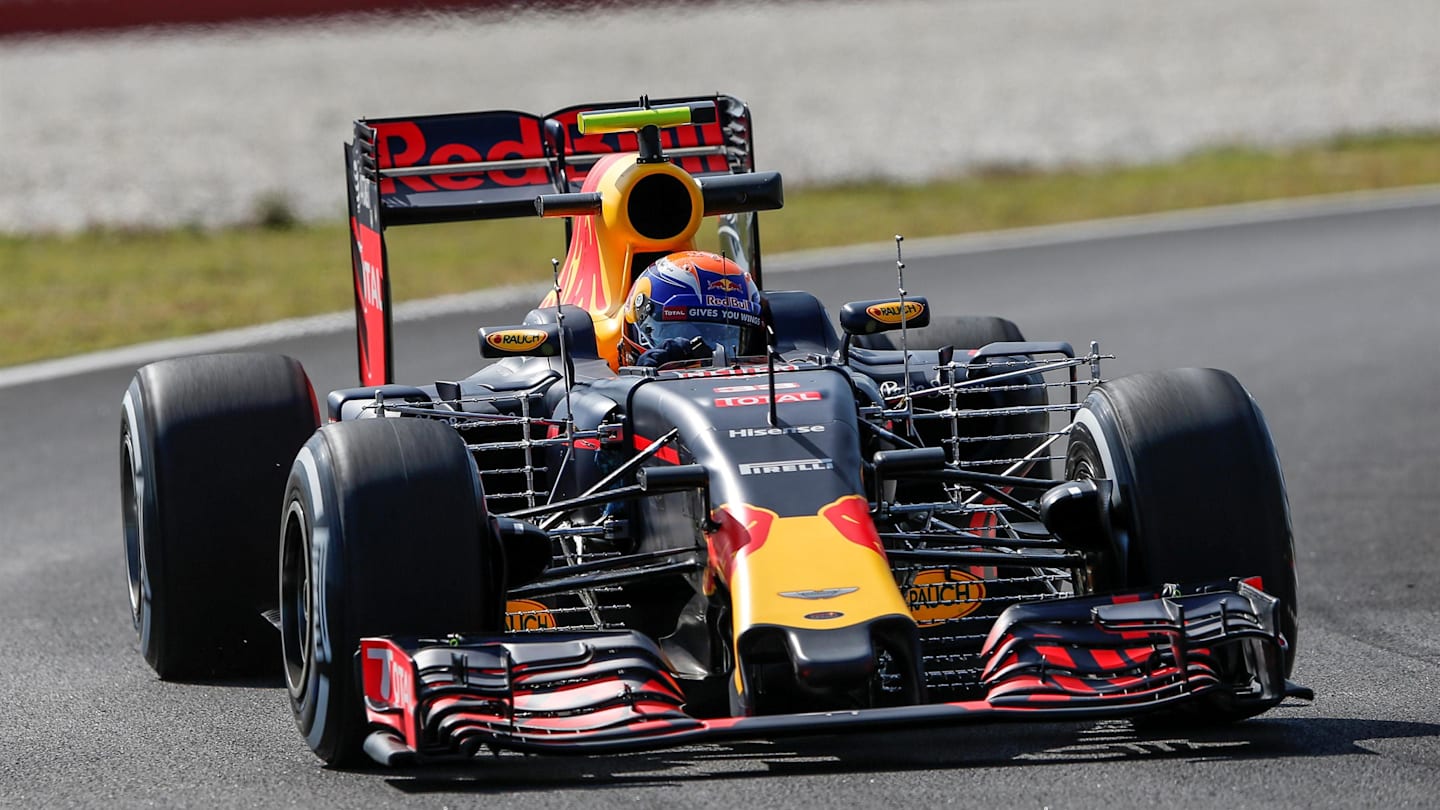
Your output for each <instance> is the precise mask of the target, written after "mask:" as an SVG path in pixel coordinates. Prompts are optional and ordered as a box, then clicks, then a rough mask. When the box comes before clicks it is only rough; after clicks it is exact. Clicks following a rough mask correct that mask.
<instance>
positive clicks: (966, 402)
mask: <svg viewBox="0 0 1440 810" xmlns="http://www.w3.org/2000/svg"><path fill="white" fill-rule="evenodd" d="M1024 341H1025V335H1024V334H1022V333H1021V332H1020V327H1018V326H1016V325H1015V323H1014V321H1011V320H1008V319H1006V318H1000V317H996V316H993V315H966V316H957V317H950V318H944V319H935V320H932V321H931V322H930V325H929V326H926V327H923V328H920V329H913V330H910V333H909V336H908V337H907V338H906V342H907V343H908V344H909V346H910V349H911V350H912V351H922V350H928V351H933V350H936V349H943V348H945V347H946V346H950V347H953V348H956V349H961V350H963V349H979V348H983V347H985V346H988V345H990V344H991V343H1023V342H1024ZM855 345H856V346H859V347H861V348H866V349H881V350H899V348H900V333H899V332H877V333H875V334H873V335H856V336H855ZM964 359H965V358H964V355H963V354H961V355H960V356H959V357H957V360H958V361H960V362H963V361H964ZM1026 359H1028V358H1026V357H1023V356H1021V357H1015V358H1003V357H1002V358H996V362H997V363H1004V362H1007V361H1009V360H1020V361H1023V360H1026ZM1014 369H1015V366H1013V365H1012V366H1003V365H997V366H996V367H995V368H994V369H993V370H992V369H989V368H986V367H985V366H984V365H977V366H972V367H971V369H970V372H969V373H970V375H971V376H972V377H980V378H983V377H989V376H992V375H993V374H997V373H1001V372H1004V371H1012V370H1014ZM1043 382H1044V380H1043V379H1042V378H1041V376H1040V375H1038V374H1036V375H1027V376H1026V377H1024V378H1021V379H1018V380H1012V381H1011V384H1015V385H1018V384H1031V385H1035V386H1037V387H1034V388H1024V389H1018V390H1012V391H1003V392H989V393H972V394H962V395H961V396H960V400H959V402H958V403H957V405H958V406H959V407H960V408H977V409H978V408H998V407H1022V406H1029V407H1034V406H1039V405H1044V404H1046V396H1047V395H1046V393H1045V389H1044V388H1042V387H1038V386H1039V385H1040V384H1041V383H1043ZM917 404H918V405H920V406H921V407H931V408H935V409H942V408H946V407H949V404H950V403H949V400H948V398H946V397H936V398H935V399H934V401H933V402H927V401H925V400H924V399H923V398H922V399H918V400H917ZM1049 424H1050V417H1049V416H1048V415H1046V414H1045V413H1027V414H1015V415H1012V416H1004V417H980V418H971V419H967V420H965V429H966V431H967V433H968V434H969V435H974V436H985V435H989V436H1014V435H1021V434H1039V433H1043V432H1045V430H1046V428H1047V427H1048V426H1049ZM921 435H922V437H923V438H924V439H925V441H926V444H929V445H935V444H937V443H938V442H939V441H941V440H943V439H945V438H948V437H949V427H948V425H946V424H944V423H942V422H931V423H929V433H928V434H927V431H926V430H925V429H924V428H922V431H921ZM1037 443H1038V440H1036V439H1014V440H1006V439H997V440H993V441H985V442H972V443H967V444H962V445H960V446H958V447H955V448H952V450H951V453H952V455H954V456H955V457H954V458H952V459H951V460H952V461H982V460H986V459H1010V458H1019V457H1021V456H1024V455H1026V454H1028V453H1029V452H1030V451H1031V450H1033V449H1034V448H1035V445H1036V444H1037ZM957 454H958V455H957ZM1009 466H1010V464H1007V463H1000V464H995V465H985V466H980V467H974V468H973V469H976V470H979V471H980V472H989V473H999V472H1004V471H1005V470H1006V469H1008V468H1009ZM1019 473H1020V474H1022V475H1028V476H1031V477H1033V478H1050V477H1051V463H1050V460H1049V459H1044V460H1041V461H1036V462H1032V463H1031V464H1030V465H1029V466H1028V467H1026V468H1024V469H1021V470H1019Z"/></svg>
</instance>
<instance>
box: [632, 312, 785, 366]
mask: <svg viewBox="0 0 1440 810" xmlns="http://www.w3.org/2000/svg"><path fill="white" fill-rule="evenodd" d="M645 331H646V332H648V333H649V337H650V347H654V346H659V345H660V344H661V343H664V342H665V341H666V340H669V339H670V338H676V337H678V338H682V339H684V340H690V339H691V338H693V337H695V336H697V335H698V336H700V338H701V339H703V340H704V341H705V345H707V346H709V347H710V348H712V349H713V348H715V347H716V346H724V347H725V353H726V354H727V355H729V356H731V357H741V356H745V355H754V354H764V353H765V344H764V341H762V340H759V338H758V335H759V330H758V329H757V328H755V327H753V326H741V325H740V324H727V323H711V322H709V321H660V320H655V321H651V322H650V323H649V324H647V328H646V329H645Z"/></svg>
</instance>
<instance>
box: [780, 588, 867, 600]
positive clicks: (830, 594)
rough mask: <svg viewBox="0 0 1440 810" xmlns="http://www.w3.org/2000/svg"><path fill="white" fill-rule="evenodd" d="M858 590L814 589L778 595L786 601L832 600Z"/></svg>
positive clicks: (785, 592) (782, 592)
mask: <svg viewBox="0 0 1440 810" xmlns="http://www.w3.org/2000/svg"><path fill="white" fill-rule="evenodd" d="M858 590H860V589H859V588H816V589H815V590H811V591H781V592H780V595H781V596H783V597H785V598H786V599H834V598H835V597H837V596H844V595H845V594H847V593H854V592H856V591H858Z"/></svg>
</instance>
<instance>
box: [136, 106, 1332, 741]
mask: <svg viewBox="0 0 1440 810" xmlns="http://www.w3.org/2000/svg"><path fill="white" fill-rule="evenodd" d="M346 157H347V167H348V179H349V197H350V213H351V231H352V235H353V246H352V247H353V251H352V252H353V260H354V273H355V303H356V311H357V321H358V348H359V372H360V381H361V385H360V387H357V388H350V389H345V390H339V391H334V392H331V393H330V394H329V396H328V397H327V398H326V400H325V408H326V412H327V415H328V420H327V421H326V423H325V424H324V425H319V421H320V420H319V418H318V413H317V411H318V407H317V403H316V399H315V396H314V393H313V391H312V389H311V386H310V383H309V381H308V379H307V378H306V375H305V373H304V371H303V370H302V369H301V367H300V365H299V364H298V363H297V362H295V361H294V360H292V359H290V358H287V357H281V356H273V355H256V354H226V355H213V356H205V357H191V358H182V359H177V360H170V361H166V362H161V363H156V364H153V365H150V366H146V367H144V368H142V369H140V371H139V372H138V373H137V374H136V376H135V378H134V381H133V382H132V383H131V385H130V388H129V390H128V392H127V393H126V395H125V398H124V403H123V404H124V418H123V421H122V425H121V473H122V478H121V482H122V495H123V499H122V500H123V513H124V527H125V549H126V560H127V563H128V570H129V581H130V602H131V607H132V610H133V615H134V620H135V627H136V628H137V630H138V632H139V635H140V646H141V649H142V652H143V653H144V655H145V658H146V659H147V660H148V661H149V662H150V664H151V665H152V666H153V667H154V668H155V670H156V671H157V672H158V673H159V674H160V676H161V677H163V678H178V677H188V676H194V675H213V674H217V673H218V674H225V673H229V672H235V671H240V670H243V669H246V668H250V667H253V666H256V665H260V666H264V665H267V664H272V665H273V664H274V663H279V662H283V671H284V674H285V680H286V683H287V684H288V690H289V695H290V699H291V703H292V706H293V709H294V713H295V718H296V722H297V724H298V725H299V728H300V731H301V733H302V734H303V735H304V736H305V738H306V740H307V742H308V743H309V745H310V747H311V748H312V749H313V750H314V751H315V753H316V754H317V755H319V756H320V757H321V758H322V759H323V760H325V761H326V762H329V763H353V762H355V761H357V760H358V759H359V758H360V757H361V756H362V752H363V754H368V755H369V756H370V757H371V758H373V759H375V760H376V761H379V762H381V763H387V764H401V763H413V762H426V761H435V760H441V759H448V758H455V757H468V756H471V755H473V754H475V753H476V752H477V751H480V750H482V749H509V750H517V751H523V752H577V751H614V750H628V749H638V748H648V747H660V746H668V745H675V744H681V743H688V742H692V741H700V740H714V739H719V738H735V737H752V738H753V737H773V736H776V735H782V734H814V733H828V732H830V731H833V730H837V729H842V728H844V729H858V728H884V727H894V726H915V725H933V724H944V723H966V722H977V721H990V720H1000V719H1017V718H1033V719H1036V720H1062V719H1076V718H1087V717H1101V716H1114V715H1117V714H1138V713H1141V712H1157V711H1158V712H1173V713H1183V714H1188V715H1192V716H1194V717H1197V718H1202V719H1207V720H1235V719H1240V718H1244V717H1249V716H1252V715H1255V714H1258V713H1260V712H1263V711H1265V710H1267V709H1269V708H1271V707H1273V706H1275V705H1277V704H1278V703H1279V702H1281V701H1282V700H1283V699H1284V698H1285V697H1286V696H1297V697H1307V696H1308V695H1309V691H1308V690H1306V689H1304V688H1303V687H1300V686H1296V685H1294V684H1291V683H1289V682H1288V681H1287V678H1288V676H1289V674H1290V672H1291V666H1292V662H1293V660H1294V655H1295V642H1296V629H1297V623H1296V602H1295V596H1296V581H1295V570H1294V552H1293V548H1292V541H1291V530H1290V518H1289V512H1288V506H1287V502H1286V495H1285V488H1284V482H1283V479H1282V477H1281V470H1280V465H1279V462H1278V459H1277V457H1276V453H1275V448H1274V445H1273V443H1272V441H1271V438H1270V434H1269V431H1268V429H1267V428H1266V425H1265V421H1264V419H1263V417H1262V416H1261V414H1260V411H1259V409H1258V408H1257V406H1256V405H1255V403H1254V401H1253V400H1252V399H1251V398H1250V396H1249V395H1248V394H1247V393H1246V391H1245V389H1244V388H1242V387H1241V386H1240V384H1239V383H1238V382H1237V381H1236V380H1235V379H1234V378H1233V377H1232V376H1230V375H1229V374H1227V373H1225V372H1222V371H1216V370H1213V369H1183V370H1176V371H1165V372H1158V373H1145V374H1138V375H1134V376H1128V377H1123V378H1119V379H1113V380H1105V379H1103V378H1102V377H1101V373H1100V366H1101V361H1102V359H1105V357H1106V356H1104V355H1102V354H1101V353H1100V350H1099V347H1098V346H1097V345H1096V344H1094V343H1091V344H1089V346H1088V348H1087V349H1086V350H1085V351H1082V352H1076V351H1075V350H1074V349H1073V348H1072V346H1071V345H1070V344H1067V343H1060V342H1032V341H1028V340H1026V339H1025V338H1024V337H1023V336H1022V335H1021V333H1020V331H1019V329H1017V328H1016V326H1015V325H1014V324H1013V323H1011V322H1009V321H1007V320H1004V319H1002V318H996V317H960V318H955V317H949V318H942V317H938V316H934V315H932V313H931V310H930V306H929V304H928V302H927V300H926V299H925V298H924V297H920V296H911V295H908V294H907V293H906V292H905V291H904V285H903V276H902V277H901V278H898V279H897V281H899V282H900V283H899V285H898V287H899V292H898V294H897V295H894V296H890V297H881V298H877V299H875V300H867V301H858V302H851V303H847V304H845V305H844V306H843V307H841V308H840V310H839V318H838V326H839V330H838V331H837V330H836V323H837V322H836V321H832V319H831V316H830V315H829V314H828V313H827V311H826V309H825V308H824V307H823V306H822V304H821V303H820V301H819V300H818V299H817V298H816V297H815V296H814V295H812V294H810V293H808V292H803V291H794V290H769V289H766V290H764V291H763V292H761V291H760V288H762V287H763V284H762V282H763V278H764V276H763V272H762V265H761V255H760V248H759V230H758V224H757V212H758V211H761V210H769V209H777V208H780V207H781V205H782V203H783V195H782V189H781V181H780V176H779V175H778V174H775V173H761V172H756V171H754V166H753V162H752V138H751V118H750V113H749V110H748V109H747V107H746V106H745V105H744V104H743V103H742V102H740V101H739V100H737V99H734V98H731V97H728V96H712V97H705V98H686V99H672V100H667V101H664V102H655V103H651V102H650V101H649V100H646V99H642V100H641V103H640V105H639V106H634V105H630V106H628V107H622V106H621V105H605V104H592V105H584V106H580V107H573V108H569V109H566V110H561V111H559V112H556V113H552V114H550V115H546V116H533V115H528V114H524V113H518V112H482V113H466V114H456V115H440V116H424V117H414V118H403V119H393V118H392V119H380V120H368V121H359V122H357V123H356V125H355V138H354V141H353V143H350V144H347V145H346ZM534 215H539V216H545V217H563V218H565V219H566V222H567V231H566V237H567V250H568V252H567V253H566V254H565V259H564V261H563V262H562V263H560V264H559V266H558V268H557V270H556V274H555V279H556V281H555V289H554V291H553V292H552V293H551V294H550V295H549V296H547V297H546V298H545V300H543V301H541V302H540V303H539V306H537V307H536V308H535V309H533V310H531V311H530V312H529V313H528V314H527V315H525V316H524V317H523V318H522V319H517V320H518V321H519V322H517V323H513V324H510V325H501V326H491V327H485V328H482V329H480V330H479V349H480V354H481V355H482V356H484V357H486V358H490V359H492V360H493V361H494V362H493V363H491V364H490V365H488V366H485V367H484V368H482V369H481V370H480V371H478V372H476V373H474V374H471V375H470V376H467V377H464V378H461V379H455V380H448V381H439V382H436V383H434V384H432V385H424V386H418V387H417V386H408V385H397V384H395V383H394V382H393V381H392V360H391V351H390V321H389V317H390V312H391V307H390V303H391V302H390V295H389V274H388V269H387V255H386V249H385V242H384V233H385V229H386V228H387V227H390V226H395V225H403V224H418V223H427V222H441V221H457V220H470V219H485V218H495V217H513V216H534ZM706 216H712V217H718V218H719V221H720V229H719V231H720V232H719V237H718V239H719V245H720V250H719V251H718V254H719V255H716V254H715V253H706V252H700V251H696V250H695V247H696V242H695V236H696V233H697V231H698V230H699V228H700V225H701V221H702V217H706ZM897 247H898V242H897ZM647 268H648V269H647ZM897 272H898V273H903V262H901V261H898V260H897ZM877 286H878V285H877ZM665 290H668V291H669V292H664V291H665ZM672 293H673V295H672ZM667 296H669V297H667ZM685 296H689V297H688V298H687V297H685ZM680 325H689V326H692V327H694V330H692V331H694V332H695V334H694V336H693V337H692V338H691V339H688V340H687V339H685V338H684V336H683V335H681V336H679V337H668V338H667V335H670V334H671V333H672V332H674V331H675V329H674V328H675V327H677V326H680ZM682 331H683V330H682ZM677 341H678V342H677ZM277 528H278V538H277ZM277 571H278V572H279V573H278V577H277V575H276V572H277Z"/></svg>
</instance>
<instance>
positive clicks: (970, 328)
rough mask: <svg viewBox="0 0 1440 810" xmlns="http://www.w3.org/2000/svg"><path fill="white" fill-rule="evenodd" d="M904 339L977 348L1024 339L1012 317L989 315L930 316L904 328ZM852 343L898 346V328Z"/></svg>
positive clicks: (926, 345)
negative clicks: (927, 322) (927, 321)
mask: <svg viewBox="0 0 1440 810" xmlns="http://www.w3.org/2000/svg"><path fill="white" fill-rule="evenodd" d="M907 332H908V334H907V336H906V342H907V343H908V344H909V345H910V348H912V349H940V348H943V347H945V346H954V347H955V348H957V349H978V348H980V347H982V346H986V345H989V344H991V343H997V342H1019V341H1023V340H1024V339H1025V336H1024V335H1022V334H1021V333H1020V327H1018V326H1016V325H1015V322H1014V321H1011V320H1009V319H1006V318H999V317H996V316H993V315H965V316H955V317H950V318H943V319H942V318H932V319H931V321H930V325H929V326H924V327H921V328H919V329H910V330H907ZM855 345H856V346H859V347H860V348H862V349H882V350H885V349H888V350H898V349H899V348H900V333H899V332H876V333H875V334H873V335H856V336H855Z"/></svg>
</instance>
